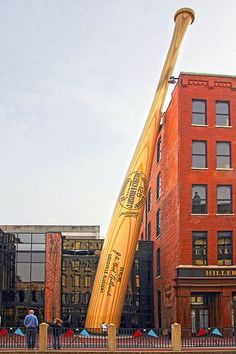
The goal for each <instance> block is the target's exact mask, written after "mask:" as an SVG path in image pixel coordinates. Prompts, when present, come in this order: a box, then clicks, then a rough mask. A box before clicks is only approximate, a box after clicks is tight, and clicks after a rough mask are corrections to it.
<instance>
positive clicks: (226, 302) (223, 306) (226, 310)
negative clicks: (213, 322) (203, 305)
mask: <svg viewBox="0 0 236 354" xmlns="http://www.w3.org/2000/svg"><path fill="white" fill-rule="evenodd" d="M219 317H220V321H219V324H218V326H219V327H228V328H230V327H232V290H231V289H223V291H222V293H221V294H220V303H219Z"/></svg>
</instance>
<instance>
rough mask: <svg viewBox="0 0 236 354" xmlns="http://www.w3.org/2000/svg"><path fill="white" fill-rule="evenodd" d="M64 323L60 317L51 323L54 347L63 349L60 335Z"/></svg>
mask: <svg viewBox="0 0 236 354" xmlns="http://www.w3.org/2000/svg"><path fill="white" fill-rule="evenodd" d="M62 323H63V321H62V320H61V319H60V318H55V320H54V321H53V323H52V324H51V327H52V334H53V348H54V349H61V344H60V335H61V328H62Z"/></svg>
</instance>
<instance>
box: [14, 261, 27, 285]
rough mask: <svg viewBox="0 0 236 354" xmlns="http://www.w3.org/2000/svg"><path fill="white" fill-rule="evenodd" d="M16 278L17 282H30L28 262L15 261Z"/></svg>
mask: <svg viewBox="0 0 236 354" xmlns="http://www.w3.org/2000/svg"><path fill="white" fill-rule="evenodd" d="M16 278H17V279H16V280H17V282H19V283H25V282H27V283H28V282H30V263H17V267H16Z"/></svg>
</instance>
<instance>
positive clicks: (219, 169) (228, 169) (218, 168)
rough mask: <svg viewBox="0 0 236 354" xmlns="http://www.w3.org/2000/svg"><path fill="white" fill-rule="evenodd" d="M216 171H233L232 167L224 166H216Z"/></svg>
mask: <svg viewBox="0 0 236 354" xmlns="http://www.w3.org/2000/svg"><path fill="white" fill-rule="evenodd" d="M216 170H217V171H233V170H234V169H233V168H232V167H228V168H227V167H225V168H221V167H216Z"/></svg>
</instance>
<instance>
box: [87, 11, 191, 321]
mask: <svg viewBox="0 0 236 354" xmlns="http://www.w3.org/2000/svg"><path fill="white" fill-rule="evenodd" d="M194 17H195V16H194V11H193V10H192V9H189V8H182V9H180V10H178V11H177V12H176V14H175V17H174V20H175V28H174V32H173V36H172V40H171V44H170V47H169V51H168V53H167V57H166V60H165V63H164V66H163V69H162V73H161V77H160V80H159V83H158V86H157V90H156V93H155V96H154V100H153V103H152V106H151V110H150V113H149V115H148V118H147V121H146V123H145V125H144V129H143V131H142V134H141V136H140V139H139V141H138V144H137V147H136V150H135V153H134V156H133V158H132V160H131V163H130V165H129V168H128V172H127V174H126V177H125V180H124V183H123V186H122V188H121V192H120V194H119V197H118V199H117V202H116V205H115V209H114V212H113V215H112V219H111V222H110V226H109V229H108V233H107V236H106V239H105V242H104V245H103V249H102V252H101V256H100V260H99V264H98V268H97V273H96V277H95V281H94V285H93V290H92V294H91V298H90V302H89V307H88V311H87V316H86V323H85V327H86V328H101V324H102V323H103V322H105V323H113V324H115V325H116V326H117V327H119V325H120V319H121V314H122V309H123V303H124V298H125V293H126V289H127V284H128V281H129V277H130V272H131V268H132V264H133V260H134V256H135V251H136V247H137V241H138V236H139V231H140V225H141V222H142V217H143V211H144V205H145V201H146V197H147V189H148V182H149V178H150V173H151V167H152V162H153V157H154V152H155V147H156V140H157V135H158V127H159V124H160V117H161V112H162V107H163V103H164V100H165V97H166V93H167V89H168V80H169V78H170V76H171V75H172V72H173V69H174V66H175V63H176V60H177V56H178V53H179V49H180V45H181V42H182V40H183V37H184V34H185V32H186V30H187V28H188V27H189V25H190V24H191V23H192V22H193V21H194Z"/></svg>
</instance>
